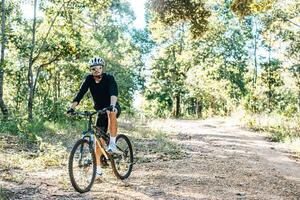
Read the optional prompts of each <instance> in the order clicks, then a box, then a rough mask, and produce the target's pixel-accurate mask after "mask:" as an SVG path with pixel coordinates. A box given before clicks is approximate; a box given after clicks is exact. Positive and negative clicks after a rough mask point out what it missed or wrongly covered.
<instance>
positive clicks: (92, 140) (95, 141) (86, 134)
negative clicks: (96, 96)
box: [80, 116, 109, 159]
mask: <svg viewBox="0 0 300 200" xmlns="http://www.w3.org/2000/svg"><path fill="white" fill-rule="evenodd" d="M91 117H92V116H90V119H89V124H88V130H87V131H83V132H82V139H87V138H88V141H89V144H91V145H90V147H93V148H92V149H90V151H96V145H98V147H99V149H100V151H101V153H102V154H103V155H104V156H105V158H106V159H109V157H108V155H107V153H106V151H105V150H104V148H103V147H102V145H101V141H100V137H99V138H98V137H97V136H96V134H95V131H94V130H93V129H92V126H91ZM102 134H103V133H102ZM82 152H83V147H81V148H80V155H81V156H82ZM81 159H82V158H81Z"/></svg>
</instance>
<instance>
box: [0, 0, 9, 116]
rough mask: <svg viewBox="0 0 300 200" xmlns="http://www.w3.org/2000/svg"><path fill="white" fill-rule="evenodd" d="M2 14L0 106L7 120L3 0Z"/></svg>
mask: <svg viewBox="0 0 300 200" xmlns="http://www.w3.org/2000/svg"><path fill="white" fill-rule="evenodd" d="M1 12H2V16H1V21H2V23H1V33H2V42H1V60H0V107H1V111H2V114H3V119H4V120H7V118H8V110H7V107H6V105H5V103H4V100H3V80H4V65H5V62H4V50H5V42H6V35H5V0H2V10H1Z"/></svg>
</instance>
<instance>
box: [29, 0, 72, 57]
mask: <svg viewBox="0 0 300 200" xmlns="http://www.w3.org/2000/svg"><path fill="white" fill-rule="evenodd" d="M70 2H71V0H70V1H68V2H67V3H66V5H68V4H69V3H70ZM64 5H65V3H64V2H63V3H62V5H61V6H60V8H59V10H58V11H57V13H56V15H55V17H54V19H53V20H52V21H51V24H50V26H49V29H48V31H47V34H46V36H45V37H44V38H43V42H42V45H41V47H40V48H39V51H38V53H37V55H36V56H35V57H34V58H33V60H32V63H34V62H35V61H36V60H37V59H38V58H39V56H40V54H41V53H42V50H43V48H44V46H45V44H46V39H47V38H48V36H49V34H50V32H51V30H52V28H53V25H54V22H55V21H56V18H57V17H58V15H59V13H60V11H61V9H62V8H63V7H64Z"/></svg>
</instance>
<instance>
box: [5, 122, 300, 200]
mask: <svg viewBox="0 0 300 200" xmlns="http://www.w3.org/2000/svg"><path fill="white" fill-rule="evenodd" d="M150 126H151V127H153V128H154V129H158V130H163V131H166V132H168V133H170V136H169V137H170V138H172V140H173V141H174V142H176V143H178V144H180V145H181V146H182V148H183V151H184V152H185V157H184V158H183V159H180V160H166V161H164V160H163V159H153V160H151V162H146V163H138V164H136V165H135V166H134V171H133V174H132V176H131V177H130V178H129V179H128V180H127V181H125V182H122V181H118V180H116V179H115V178H114V177H113V176H111V175H110V173H106V174H107V175H105V176H104V177H103V178H102V179H101V180H100V181H97V182H96V183H95V185H94V187H93V189H92V191H91V192H89V193H86V194H78V193H76V192H74V190H73V189H72V187H71V186H70V183H69V180H68V176H67V171H66V167H65V168H64V169H48V170H47V171H43V172H36V173H29V174H26V178H25V181H24V182H23V184H21V185H17V184H15V183H13V182H4V181H0V184H1V186H2V187H4V188H5V189H8V190H9V191H10V198H11V199H143V200H146V199H170V200H171V199H172V200H173V199H176V200H177V199H259V200H261V199H266V200H270V199H283V200H287V199H295V200H296V199H300V162H298V163H297V161H295V160H294V159H290V157H291V154H290V153H289V149H288V148H287V146H286V145H284V144H279V143H271V142H267V141H266V140H265V138H264V137H263V136H261V135H259V134H257V133H253V132H249V131H246V130H243V129H241V128H239V127H238V126H237V125H236V123H235V122H233V121H229V120H228V119H211V120H206V121H185V120H165V121H154V122H152V123H151V124H150Z"/></svg>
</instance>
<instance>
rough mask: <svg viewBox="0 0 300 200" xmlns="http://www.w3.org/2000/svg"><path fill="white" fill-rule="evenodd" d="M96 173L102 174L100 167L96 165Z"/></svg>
mask: <svg viewBox="0 0 300 200" xmlns="http://www.w3.org/2000/svg"><path fill="white" fill-rule="evenodd" d="M96 175H97V176H102V169H101V167H100V166H97V169H96Z"/></svg>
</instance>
